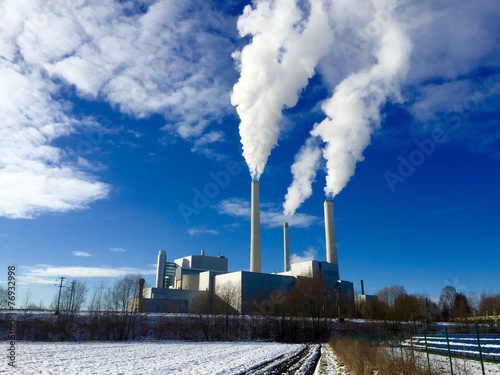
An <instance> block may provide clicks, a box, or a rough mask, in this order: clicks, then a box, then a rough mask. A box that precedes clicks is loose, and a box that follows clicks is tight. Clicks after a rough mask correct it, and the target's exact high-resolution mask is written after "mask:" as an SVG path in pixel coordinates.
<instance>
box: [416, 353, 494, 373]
mask: <svg viewBox="0 0 500 375" xmlns="http://www.w3.org/2000/svg"><path fill="white" fill-rule="evenodd" d="M415 353H416V355H418V356H419V360H420V363H421V364H422V366H427V356H426V354H425V353H421V352H415ZM429 360H430V362H431V366H432V367H433V368H435V369H438V370H439V371H440V373H441V374H443V375H448V374H451V367H450V359H449V357H447V356H443V355H438V354H429ZM451 362H452V365H453V374H454V375H457V374H458V375H462V374H463V375H482V374H483V371H482V369H481V362H480V361H476V360H473V359H463V358H452V360H451ZM425 368H426V367H425ZM484 372H485V373H486V374H487V375H500V363H491V362H484Z"/></svg>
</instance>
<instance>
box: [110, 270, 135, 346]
mask: <svg viewBox="0 0 500 375" xmlns="http://www.w3.org/2000/svg"><path fill="white" fill-rule="evenodd" d="M140 278H141V276H140V275H128V276H125V277H123V278H122V279H121V280H119V281H118V282H117V283H116V284H115V285H114V286H113V287H112V288H109V289H108V290H107V291H106V293H105V295H104V299H105V301H106V308H107V310H109V311H112V312H113V315H114V317H113V318H114V319H115V323H116V324H114V328H115V339H117V340H128V339H129V337H131V334H132V336H133V329H134V327H135V321H136V315H137V314H136V313H137V306H138V305H137V304H136V303H134V302H135V301H137V299H138V297H139V280H140ZM108 323H109V320H108ZM132 338H133V337H132Z"/></svg>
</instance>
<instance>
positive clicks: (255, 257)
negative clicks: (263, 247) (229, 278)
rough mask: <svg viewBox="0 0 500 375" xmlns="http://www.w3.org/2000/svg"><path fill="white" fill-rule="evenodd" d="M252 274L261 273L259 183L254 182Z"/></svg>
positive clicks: (251, 216)
mask: <svg viewBox="0 0 500 375" xmlns="http://www.w3.org/2000/svg"><path fill="white" fill-rule="evenodd" d="M250 272H261V261H260V202H259V181H252V202H251V208H250Z"/></svg>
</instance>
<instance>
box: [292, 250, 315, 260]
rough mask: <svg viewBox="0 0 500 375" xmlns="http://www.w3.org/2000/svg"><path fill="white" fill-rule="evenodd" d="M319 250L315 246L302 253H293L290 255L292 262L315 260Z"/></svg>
mask: <svg viewBox="0 0 500 375" xmlns="http://www.w3.org/2000/svg"><path fill="white" fill-rule="evenodd" d="M317 254H318V252H317V251H316V249H314V248H313V247H308V248H307V249H306V250H304V251H303V252H302V255H297V254H292V255H291V257H290V263H300V262H305V261H308V260H314V259H315V258H316V255H317Z"/></svg>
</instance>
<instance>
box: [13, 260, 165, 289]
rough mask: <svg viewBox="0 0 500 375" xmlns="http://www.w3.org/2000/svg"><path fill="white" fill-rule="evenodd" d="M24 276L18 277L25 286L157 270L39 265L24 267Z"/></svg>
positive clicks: (152, 273)
mask: <svg viewBox="0 0 500 375" xmlns="http://www.w3.org/2000/svg"><path fill="white" fill-rule="evenodd" d="M21 268H22V271H23V272H22V274H21V275H19V276H18V279H19V282H20V283H23V284H45V285H50V284H54V283H55V281H54V280H56V279H57V278H59V277H66V278H80V279H84V278H117V277H123V276H126V275H131V274H141V275H155V274H156V270H155V269H153V268H151V269H143V268H134V267H106V266H103V267H79V266H51V265H47V264H37V265H34V266H23V267H21Z"/></svg>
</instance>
